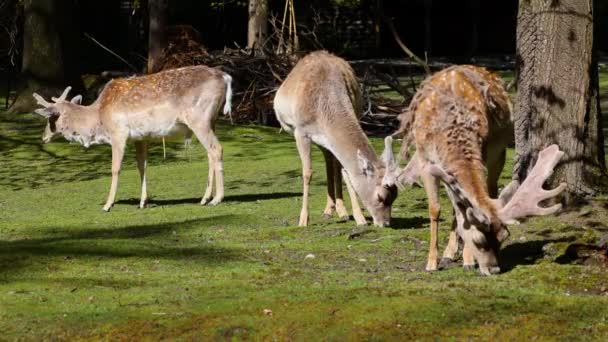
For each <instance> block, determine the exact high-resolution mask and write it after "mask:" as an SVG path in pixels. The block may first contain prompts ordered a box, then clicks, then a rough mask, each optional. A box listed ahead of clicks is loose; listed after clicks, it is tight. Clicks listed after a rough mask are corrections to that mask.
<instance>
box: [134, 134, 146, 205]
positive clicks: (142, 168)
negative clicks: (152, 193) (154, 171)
mask: <svg viewBox="0 0 608 342" xmlns="http://www.w3.org/2000/svg"><path fill="white" fill-rule="evenodd" d="M135 156H136V158H137V169H138V170H139V178H140V179H141V197H140V200H139V208H140V209H143V208H145V207H146V204H147V203H148V189H147V185H146V167H147V164H148V144H147V143H146V142H145V141H136V142H135Z"/></svg>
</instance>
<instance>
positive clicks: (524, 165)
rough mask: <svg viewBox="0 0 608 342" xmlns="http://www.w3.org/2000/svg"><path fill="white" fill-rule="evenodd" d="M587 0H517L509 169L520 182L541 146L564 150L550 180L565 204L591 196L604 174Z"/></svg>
mask: <svg viewBox="0 0 608 342" xmlns="http://www.w3.org/2000/svg"><path fill="white" fill-rule="evenodd" d="M593 48H594V44H593V0H560V1H546V0H520V3H519V14H518V24H517V65H518V76H517V77H518V79H517V88H518V94H517V102H516V107H515V111H514V121H515V146H516V150H517V154H516V162H515V165H514V170H513V174H514V177H515V178H518V179H520V180H523V179H524V178H525V177H526V175H527V174H528V172H529V171H530V169H531V168H532V166H533V165H534V161H535V160H536V156H537V153H538V152H539V151H540V149H542V148H543V147H544V146H547V145H549V144H552V143H557V144H558V145H559V147H560V149H561V150H563V151H564V152H566V156H565V157H564V158H562V162H561V163H560V165H559V166H558V167H557V168H556V170H555V174H554V177H553V183H554V184H555V183H558V182H566V183H567V184H568V193H569V196H567V198H566V201H567V202H573V201H574V200H575V199H577V198H581V197H586V196H589V195H594V194H596V193H597V192H598V191H599V190H600V186H601V181H600V180H601V178H602V177H603V175H605V168H606V165H605V159H604V145H603V135H602V131H601V125H600V123H601V111H600V108H599V102H598V100H599V99H598V71H597V61H596V59H595V57H594V53H593Z"/></svg>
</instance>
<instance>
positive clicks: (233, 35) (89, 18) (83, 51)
mask: <svg viewBox="0 0 608 342" xmlns="http://www.w3.org/2000/svg"><path fill="white" fill-rule="evenodd" d="M75 2H76V9H75V15H74V18H73V20H74V21H75V22H76V24H77V26H79V27H80V28H81V31H82V32H83V33H86V34H87V35H89V36H91V37H93V38H95V39H96V40H98V41H99V42H101V43H102V44H104V45H105V46H107V47H108V48H110V49H112V50H113V51H115V52H116V53H118V54H119V55H121V56H123V57H124V58H126V59H127V60H129V61H130V62H132V63H134V64H142V63H144V60H145V58H146V57H145V56H146V54H147V41H148V40H147V27H148V26H147V22H146V20H147V17H148V16H147V13H146V10H147V6H146V1H145V0H139V1H138V0H135V1H134V0H106V1H83V0H80V1H75ZM425 3H426V4H427V5H426V6H425ZM428 3H430V4H431V5H430V6H429V5H428ZM15 4H17V6H15ZM376 4H377V1H375V0H360V1H359V0H350V1H349V0H338V1H336V0H334V1H332V0H310V1H295V6H296V9H295V12H296V18H297V23H298V27H299V28H301V29H302V32H304V31H306V30H307V31H309V32H313V31H314V32H315V33H316V39H317V40H318V43H320V44H322V47H324V48H326V49H328V50H330V51H333V52H335V53H338V54H340V55H342V56H344V57H347V58H350V59H366V58H379V57H382V58H403V57H404V53H403V51H402V50H401V49H400V48H399V47H398V46H397V44H396V43H395V41H394V39H393V37H392V35H391V32H390V31H389V30H388V29H387V27H386V26H387V25H386V23H385V21H384V20H382V19H378V18H379V17H378V13H377V11H376V7H375V6H376ZM283 6H284V1H277V0H271V1H270V10H271V16H272V15H275V16H276V17H277V18H280V17H281V16H282V11H283ZM382 6H383V16H384V18H388V19H392V21H393V23H394V26H395V28H396V30H397V32H398V34H399V35H400V37H401V38H402V40H403V41H404V42H405V43H406V44H407V45H408V47H409V48H410V49H411V50H412V51H413V52H414V53H416V54H417V55H419V56H424V55H425V52H426V53H427V55H428V57H429V58H430V59H432V58H434V57H439V56H442V57H448V58H449V59H450V60H452V61H454V62H464V61H469V60H470V58H471V57H473V56H512V55H514V53H515V45H516V44H515V39H516V36H515V32H516V22H517V6H518V1H517V0H501V1H480V0H433V1H428V0H401V1H397V0H393V1H390V0H389V1H383V4H382ZM596 6H597V7H598V8H597V10H596V16H597V18H596V19H597V20H596V21H595V22H596V30H597V31H596V32H597V37H598V39H597V40H596V42H597V48H598V51H599V52H600V54H603V53H607V52H608V40H607V39H603V37H608V26H607V25H605V23H606V20H602V19H603V18H605V17H607V16H608V4H607V3H606V1H598V2H597V3H596ZM0 10H1V11H2V22H3V26H5V27H6V29H5V30H4V31H5V32H3V33H2V34H1V35H0V36H1V37H0V44H1V52H2V55H1V57H2V60H1V61H0V63H1V65H2V69H3V70H4V71H7V70H20V65H19V63H20V60H21V58H20V57H19V53H20V51H21V46H20V44H21V41H22V39H20V36H19V35H20V34H21V32H19V29H18V28H19V27H21V26H22V25H21V23H20V21H21V20H23V18H22V17H23V16H22V13H20V6H18V1H4V2H3V4H2V8H0ZM247 19H248V13H247V1H243V0H239V1H237V0H224V1H205V0H202V1H201V0H172V1H170V3H169V18H168V20H169V25H176V24H188V25H192V26H193V27H194V28H196V29H197V30H198V31H199V32H200V33H201V36H202V42H203V44H204V46H205V47H206V48H207V49H209V50H216V49H222V48H224V47H225V46H227V47H230V48H236V47H244V46H246V45H247ZM376 21H379V22H380V32H379V34H378V36H376V34H375V32H374V24H375V22H376ZM426 21H430V23H429V24H430V25H428V27H430V30H429V31H426V30H425V27H427V26H426V25H425V23H426ZM11 28H14V29H15V30H14V32H11V33H10V34H9V31H11ZM307 38H311V37H306V36H305V35H303V37H302V38H301V39H302V48H303V49H304V50H307V49H315V48H317V47H318V46H315V45H314V44H312V43H310V39H307ZM79 39H80V44H79V51H78V54H80V57H81V58H80V59H79V60H80V61H81V63H82V65H81V66H80V67H81V70H83V71H84V72H90V73H95V72H99V71H101V70H108V69H124V68H125V65H124V63H122V62H120V61H118V60H117V59H116V58H115V57H113V56H112V55H110V54H109V53H107V52H104V51H103V50H101V49H100V47H99V46H97V45H96V44H95V43H93V41H92V40H91V39H90V38H87V37H86V36H85V35H80V36H79ZM377 40H378V41H377Z"/></svg>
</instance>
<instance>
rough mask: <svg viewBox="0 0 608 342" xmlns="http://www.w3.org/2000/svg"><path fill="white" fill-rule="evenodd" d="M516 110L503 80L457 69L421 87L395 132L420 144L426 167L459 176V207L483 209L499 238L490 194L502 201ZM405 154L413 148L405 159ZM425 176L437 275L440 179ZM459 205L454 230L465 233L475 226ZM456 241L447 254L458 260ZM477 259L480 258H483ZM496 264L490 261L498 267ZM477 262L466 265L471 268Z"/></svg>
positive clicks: (476, 70) (478, 240)
mask: <svg viewBox="0 0 608 342" xmlns="http://www.w3.org/2000/svg"><path fill="white" fill-rule="evenodd" d="M511 109H512V105H511V102H510V100H509V97H508V95H507V92H506V91H505V89H504V87H503V84H502V81H501V80H500V79H499V78H498V76H497V75H495V74H493V73H491V72H489V71H487V70H486V69H484V68H481V67H476V66H471V65H463V66H454V67H450V68H447V69H444V70H442V71H439V72H437V73H436V74H434V75H432V76H431V77H429V78H428V79H426V80H425V81H424V82H423V83H422V84H421V86H420V89H419V90H418V92H417V93H416V95H415V96H414V98H413V100H412V102H411V104H410V106H409V107H408V110H407V111H406V112H405V113H404V114H402V115H401V127H400V129H399V130H398V131H397V132H396V133H395V135H401V136H404V144H408V143H409V142H410V141H411V140H414V141H415V144H416V156H415V158H418V160H417V163H419V165H422V168H424V167H425V165H431V164H432V165H437V166H439V167H440V168H441V169H443V170H445V172H447V174H449V175H451V176H452V177H454V182H455V183H457V184H458V185H459V187H458V189H459V190H460V192H462V194H456V193H454V192H455V191H453V192H452V195H451V196H452V197H453V202H454V201H458V199H457V198H458V197H460V198H462V197H465V198H466V201H467V203H470V205H472V206H473V207H476V208H480V210H481V211H482V213H483V215H485V216H487V217H488V218H489V220H490V221H491V227H492V231H493V232H490V234H492V233H494V234H498V231H499V230H500V229H502V225H501V224H500V219H499V218H498V216H497V210H496V207H495V206H494V202H493V200H492V198H491V197H490V195H492V196H496V191H497V190H496V187H497V185H496V184H497V180H498V175H499V174H500V172H501V171H502V167H503V165H504V153H505V149H506V147H507V145H508V144H509V143H510V142H511V141H512V139H513V138H512V136H513V133H512V132H513V127H512V124H511ZM405 152H407V145H405V147H404V148H402V152H401V154H402V155H403V154H404V153H405ZM486 166H487V167H488V169H486ZM486 173H488V174H486ZM421 176H422V178H423V182H424V185H425V189H426V191H427V195H428V196H429V215H430V216H431V235H432V237H431V241H432V243H431V250H430V252H429V261H428V264H427V269H429V270H434V269H436V268H437V251H436V249H437V241H436V240H437V239H436V234H437V227H438V218H439V202H438V200H437V196H436V194H435V193H436V191H437V187H436V182H437V180H436V179H435V177H433V176H431V175H429V174H426V173H425V174H423V175H421ZM488 189H491V191H488ZM490 192H492V194H490ZM431 193H433V195H432V196H431ZM454 205H455V206H456V211H457V212H456V214H457V216H458V217H457V218H456V219H457V221H459V222H457V223H455V224H454V228H455V229H456V228H459V230H460V232H459V233H460V234H465V233H466V232H469V231H471V230H470V229H468V228H466V227H465V225H466V226H468V225H470V224H471V222H465V221H466V213H465V212H459V210H463V209H462V208H461V209H458V208H457V207H458V205H457V203H456V202H455V203H454ZM465 209H466V208H465ZM480 217H483V216H480ZM465 230H466V232H465ZM455 238H456V237H455V236H451V237H450V240H451V241H450V245H451V246H448V248H450V251H449V252H447V249H446V253H444V257H448V258H453V254H454V252H455V251H454V243H455V241H452V240H453V239H455ZM489 239H490V240H492V239H491V238H489ZM465 240H467V239H465ZM468 240H469V241H468V242H469V243H470V242H471V241H472V240H474V241H476V243H481V244H483V243H484V241H485V240H484V237H483V235H482V234H481V233H480V234H473V235H472V236H470V237H469V239H468ZM486 242H487V243H491V244H492V243H493V242H488V241H486ZM466 244H467V243H466V241H465V245H466ZM467 254H470V253H467ZM477 258H478V259H479V258H480V256H479V253H477ZM490 259H491V258H490ZM494 261H495V260H494ZM494 261H488V262H489V263H491V264H493V263H494ZM472 262H473V261H471V260H465V264H466V263H472ZM481 264H482V262H480V265H481ZM484 266H485V265H484ZM489 267H492V266H489Z"/></svg>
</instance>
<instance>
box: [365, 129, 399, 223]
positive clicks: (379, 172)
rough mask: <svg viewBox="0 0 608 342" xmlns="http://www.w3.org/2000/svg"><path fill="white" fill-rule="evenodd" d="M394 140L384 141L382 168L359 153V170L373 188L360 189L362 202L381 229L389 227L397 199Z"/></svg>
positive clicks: (397, 172)
mask: <svg viewBox="0 0 608 342" xmlns="http://www.w3.org/2000/svg"><path fill="white" fill-rule="evenodd" d="M392 143H393V138H392V137H390V136H389V137H386V139H385V140H384V152H383V153H382V155H381V157H380V166H379V167H376V166H374V165H373V163H372V162H370V161H369V160H368V159H367V158H365V157H364V156H363V154H362V153H361V151H357V160H358V164H359V170H360V171H361V174H362V175H363V176H364V177H365V179H366V182H367V184H370V185H371V186H368V187H359V191H360V192H361V193H362V195H361V196H360V198H361V201H362V202H363V203H364V205H365V207H366V208H367V209H368V210H369V212H370V214H371V216H372V218H373V221H374V224H375V225H377V226H380V227H383V226H388V225H389V223H390V218H391V206H392V204H393V202H394V201H395V198H397V185H396V181H397V176H398V175H399V172H400V170H399V169H398V168H397V165H396V163H395V158H394V155H393V146H392Z"/></svg>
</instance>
